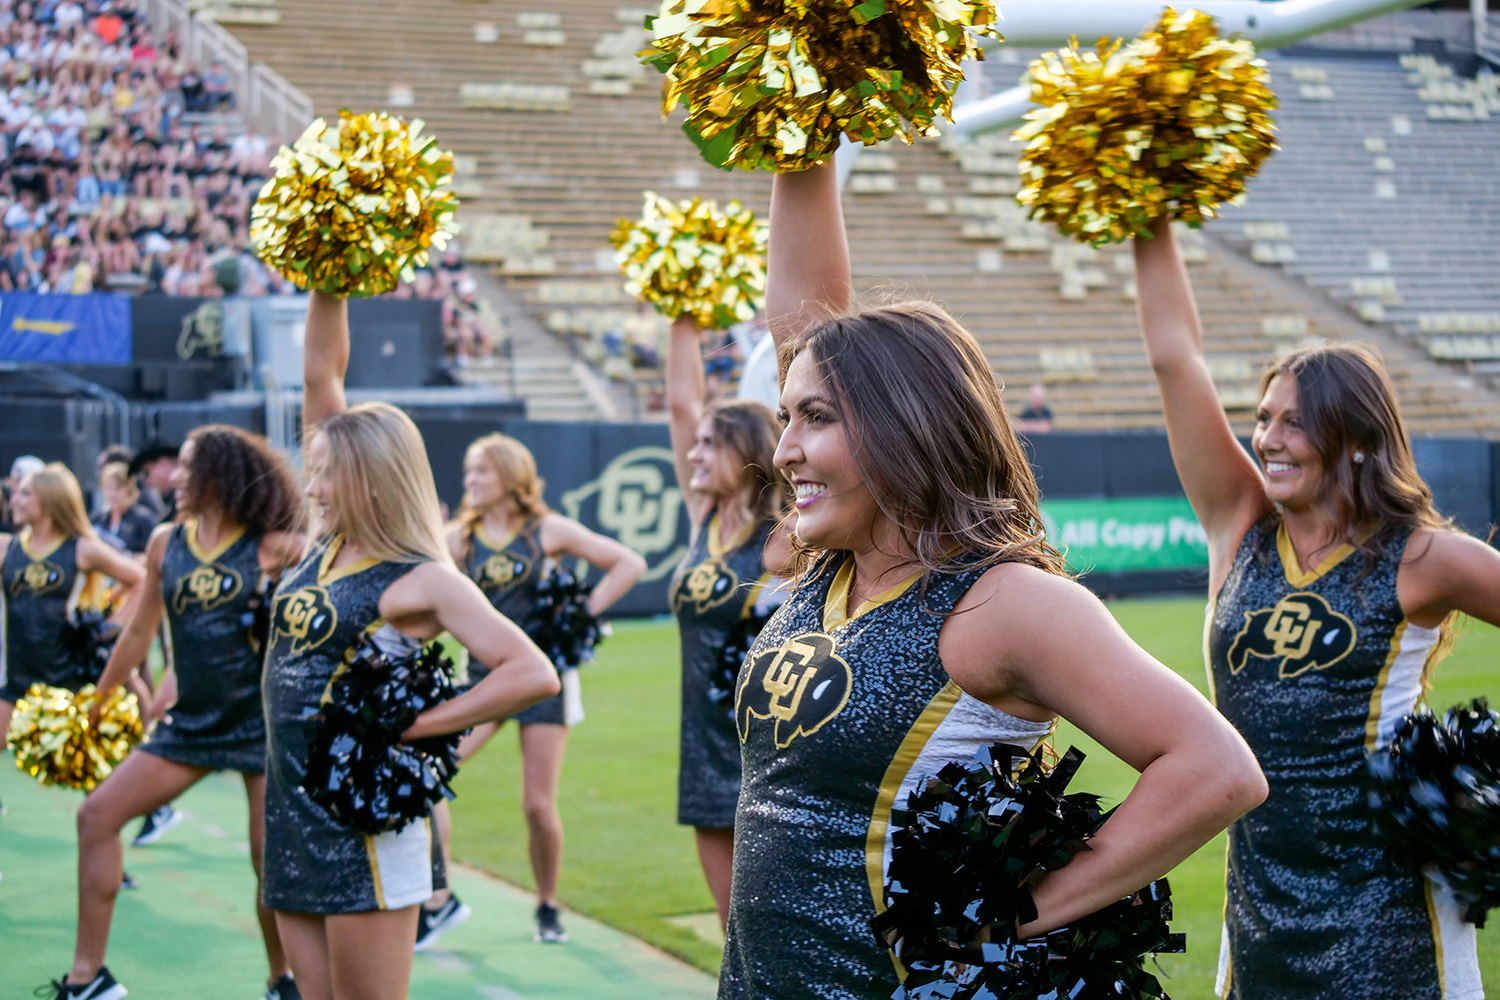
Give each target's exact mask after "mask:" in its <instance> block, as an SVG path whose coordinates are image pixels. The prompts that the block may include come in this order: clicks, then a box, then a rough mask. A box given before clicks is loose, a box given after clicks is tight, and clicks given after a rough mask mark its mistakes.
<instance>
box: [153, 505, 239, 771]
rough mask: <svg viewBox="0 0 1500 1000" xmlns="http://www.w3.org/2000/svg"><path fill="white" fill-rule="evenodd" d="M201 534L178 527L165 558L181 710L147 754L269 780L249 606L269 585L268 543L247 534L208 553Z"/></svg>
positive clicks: (189, 526)
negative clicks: (263, 551) (265, 567)
mask: <svg viewBox="0 0 1500 1000" xmlns="http://www.w3.org/2000/svg"><path fill="white" fill-rule="evenodd" d="M197 530H198V526H197V523H196V522H191V521H190V522H188V523H186V524H179V525H176V526H175V527H173V528H172V533H171V534H170V535H169V536H168V537H167V547H166V549H165V551H163V552H162V557H161V599H162V605H163V607H164V609H165V611H166V625H167V627H166V632H165V638H166V652H167V661H168V663H169V664H170V665H171V667H172V670H173V672H175V673H176V675H177V703H176V704H175V705H173V706H172V710H171V713H170V714H169V715H168V716H167V717H166V718H165V719H163V720H162V722H161V724H160V725H158V726H157V727H156V730H155V731H154V732H153V733H152V734H151V738H150V739H149V740H147V741H146V742H145V743H143V744H141V749H142V750H144V751H146V752H147V753H151V754H155V755H156V756H158V757H162V758H165V759H166V760H170V761H173V762H175V763H178V764H186V765H187V766H189V767H206V768H209V769H211V770H215V771H219V770H231V771H240V772H243V773H245V774H264V773H265V770H266V719H265V713H264V711H263V710H262V708H261V697H260V675H261V657H262V654H263V653H264V650H262V649H258V648H256V644H255V642H254V640H253V638H252V636H251V632H250V618H251V617H252V611H251V605H252V602H253V601H254V600H255V598H256V595H257V594H259V593H260V591H261V588H262V587H263V586H264V584H265V574H264V573H263V572H262V571H261V568H260V541H261V538H262V536H261V535H259V534H253V533H249V532H246V531H244V530H243V529H242V530H241V532H240V533H239V534H238V535H234V536H232V537H229V538H225V539H224V540H223V542H221V543H220V545H219V547H218V548H217V549H216V550H214V551H205V550H204V549H203V548H202V547H201V546H200V545H199V544H198V535H197Z"/></svg>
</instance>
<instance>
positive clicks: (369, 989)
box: [298, 904, 417, 1000]
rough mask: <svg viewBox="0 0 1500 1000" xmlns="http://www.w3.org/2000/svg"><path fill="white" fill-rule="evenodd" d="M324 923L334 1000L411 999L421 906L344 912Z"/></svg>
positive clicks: (328, 918) (326, 919) (325, 920)
mask: <svg viewBox="0 0 1500 1000" xmlns="http://www.w3.org/2000/svg"><path fill="white" fill-rule="evenodd" d="M323 923H324V932H325V933H326V934H327V936H328V970H329V974H330V978H331V981H332V984H333V1000H406V992H407V988H408V986H409V985H410V983H411V962H412V955H413V954H414V951H413V947H412V946H413V943H414V942H415V941H416V938H417V906H416V905H415V904H414V905H412V906H408V907H405V908H403V909H400V910H373V911H371V912H369V913H341V914H338V915H336V916H329V917H326V918H324V921H323ZM300 978H301V977H298V980H299V983H300Z"/></svg>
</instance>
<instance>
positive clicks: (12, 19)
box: [0, 0, 499, 363]
mask: <svg viewBox="0 0 1500 1000" xmlns="http://www.w3.org/2000/svg"><path fill="white" fill-rule="evenodd" d="M234 110H235V94H234V86H233V80H232V79H231V77H230V75H229V73H228V72H227V70H226V68H225V67H224V66H223V65H222V64H220V63H213V64H211V65H209V66H207V67H200V66H197V65H195V64H193V63H192V62H190V61H188V60H187V59H186V58H185V57H184V53H183V51H182V46H181V44H180V42H179V40H178V39H177V37H176V36H175V35H174V34H173V33H171V32H168V33H167V34H166V35H165V36H163V37H162V38H161V39H160V40H157V39H155V38H154V36H153V35H152V32H151V28H150V25H149V24H148V23H147V21H146V17H145V14H144V13H143V12H142V11H141V10H140V9H138V8H136V7H134V6H132V5H131V4H129V3H127V2H122V0H0V137H3V143H4V149H3V153H4V160H3V169H4V181H3V183H0V292H52V293H62V294H84V293H88V292H96V291H115V292H128V293H134V292H141V293H161V294H165V295H181V296H220V295H236V294H238V295H251V296H257V295H268V294H270V295H282V294H292V293H294V292H295V291H296V289H295V288H294V287H293V286H292V284H291V283H290V282H289V281H287V280H286V279H285V278H284V277H282V276H281V275H279V274H277V273H275V272H273V271H270V270H269V269H267V268H266V267H264V266H263V265H261V263H260V262H259V261H258V260H257V259H256V258H255V255H254V254H253V253H252V252H251V250H250V245H249V219H250V207H251V205H252V204H253V203H254V201H255V197H256V194H257V193H258V192H259V190H260V188H261V185H262V184H263V183H264V182H265V180H266V177H267V176H268V173H269V163H270V159H271V156H272V154H273V153H274V151H275V149H276V148H277V145H278V144H279V142H278V140H275V139H271V138H268V137H266V136H262V135H258V134H256V133H254V132H250V131H236V132H235V133H234V134H231V129H230V128H229V127H227V126H226V124H225V122H226V121H232V120H233V115H232V114H231V113H232V112H234ZM205 116H208V120H205ZM396 294H397V295H398V296H400V297H404V298H431V299H439V300H442V301H443V302H444V323H445V329H446V331H447V339H448V343H449V350H450V354H451V355H452V356H453V357H454V358H455V360H457V361H459V362H460V363H461V362H462V361H464V360H466V359H467V358H469V357H471V356H473V355H477V354H485V353H489V352H490V351H491V350H493V347H494V346H495V341H496V340H497V339H498V338H499V333H498V330H497V324H494V323H490V322H481V319H482V317H481V316H480V306H479V303H478V301H477V297H476V296H477V284H476V283H475V282H474V280H473V279H472V277H470V276H469V275H468V274H466V273H465V272H464V268H463V263H462V261H461V260H460V259H459V258H458V256H457V254H456V253H453V254H448V255H445V256H444V257H443V259H442V261H441V263H437V264H436V265H435V266H434V267H432V268H429V269H424V270H423V271H422V272H421V273H419V274H418V277H417V280H416V282H414V283H411V284H409V285H405V286H403V287H402V289H401V290H400V291H399V292H397V293H396Z"/></svg>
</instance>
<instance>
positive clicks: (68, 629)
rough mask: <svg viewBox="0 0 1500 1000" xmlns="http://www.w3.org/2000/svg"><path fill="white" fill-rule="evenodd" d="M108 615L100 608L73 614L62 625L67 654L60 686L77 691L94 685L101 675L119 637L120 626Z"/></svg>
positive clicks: (108, 613)
mask: <svg viewBox="0 0 1500 1000" xmlns="http://www.w3.org/2000/svg"><path fill="white" fill-rule="evenodd" d="M109 615H110V612H108V611H107V610H102V609H94V610H89V611H75V612H74V613H72V614H70V615H69V616H68V617H67V619H66V620H65V621H64V622H63V626H62V641H63V648H64V649H65V650H66V651H67V657H68V672H67V676H66V678H63V679H62V680H63V683H61V684H58V685H56V686H57V687H65V688H67V689H68V690H70V691H77V690H78V689H79V688H81V687H83V686H84V685H85V684H93V683H96V682H97V681H98V680H99V678H100V677H101V676H103V674H104V666H105V664H107V663H108V662H109V654H110V652H111V651H112V650H113V649H114V648H115V640H116V639H118V638H119V637H120V626H118V625H116V624H115V623H114V622H111V621H110V620H109Z"/></svg>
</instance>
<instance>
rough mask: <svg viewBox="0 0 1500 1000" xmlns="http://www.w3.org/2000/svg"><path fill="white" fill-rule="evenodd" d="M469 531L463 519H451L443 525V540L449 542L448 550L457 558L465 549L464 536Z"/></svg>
mask: <svg viewBox="0 0 1500 1000" xmlns="http://www.w3.org/2000/svg"><path fill="white" fill-rule="evenodd" d="M468 533H469V531H468V529H467V528H466V527H465V526H464V524H463V522H462V521H449V522H448V523H447V524H446V525H445V526H444V527H443V540H444V541H446V542H447V543H448V551H449V552H450V553H451V554H452V555H453V558H455V559H457V558H458V557H459V556H460V555H462V554H463V551H464V537H465V536H466V535H468Z"/></svg>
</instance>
